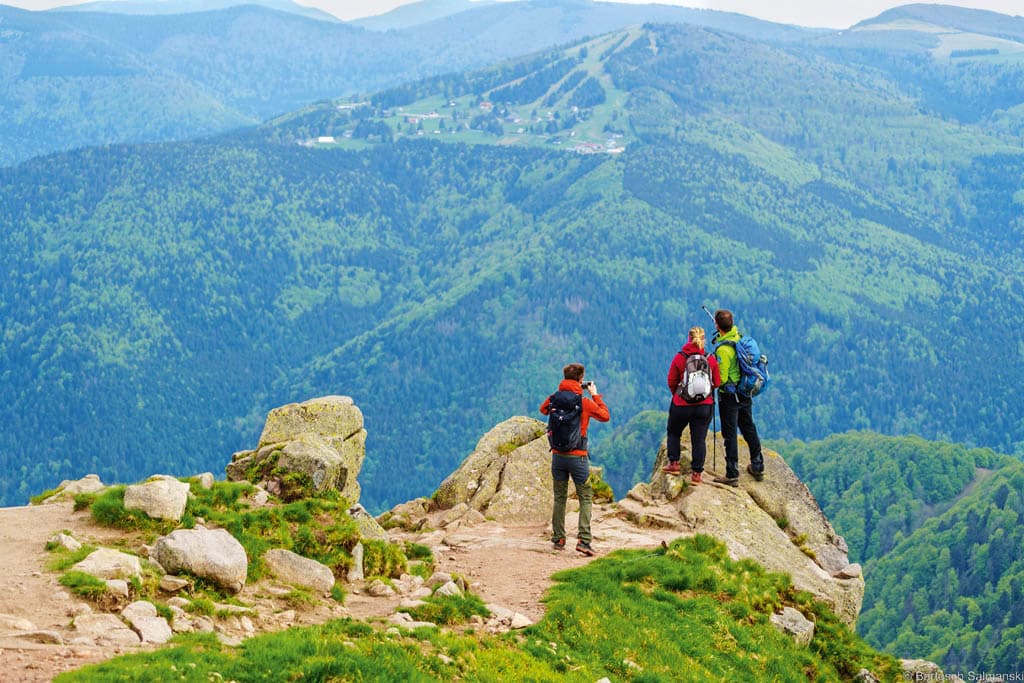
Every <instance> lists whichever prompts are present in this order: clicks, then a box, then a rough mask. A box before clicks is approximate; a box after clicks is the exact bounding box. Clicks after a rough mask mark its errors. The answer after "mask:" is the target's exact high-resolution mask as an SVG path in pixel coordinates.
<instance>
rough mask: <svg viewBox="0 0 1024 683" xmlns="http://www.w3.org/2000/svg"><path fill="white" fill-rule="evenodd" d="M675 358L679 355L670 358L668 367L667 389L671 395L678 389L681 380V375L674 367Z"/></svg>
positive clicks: (675, 366) (676, 367) (677, 368)
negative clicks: (670, 362)
mask: <svg viewBox="0 0 1024 683" xmlns="http://www.w3.org/2000/svg"><path fill="white" fill-rule="evenodd" d="M677 358H679V354H676V355H675V356H673V357H672V364H671V365H669V366H668V388H669V390H671V392H672V393H673V394H675V393H676V389H678V388H679V382H681V381H682V379H683V373H682V371H680V370H679V367H678V366H677V365H676V359H677Z"/></svg>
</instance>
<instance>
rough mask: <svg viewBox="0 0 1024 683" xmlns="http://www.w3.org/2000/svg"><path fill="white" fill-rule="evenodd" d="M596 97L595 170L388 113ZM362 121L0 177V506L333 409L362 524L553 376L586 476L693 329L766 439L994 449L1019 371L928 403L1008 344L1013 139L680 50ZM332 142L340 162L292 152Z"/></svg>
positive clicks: (826, 66)
mask: <svg viewBox="0 0 1024 683" xmlns="http://www.w3.org/2000/svg"><path fill="white" fill-rule="evenodd" d="M580 71H582V72H585V74H586V75H584V76H583V77H581V78H580V79H578V82H577V83H576V85H575V89H572V88H567V87H564V86H565V84H566V83H567V82H568V81H567V80H566V79H568V78H570V77H571V75H572V74H573V73H574V72H580ZM559 73H561V74H562V75H561V76H558V74H559ZM589 79H593V80H594V81H595V82H597V83H598V84H604V85H601V86H600V87H601V88H602V89H603V90H604V92H605V93H606V99H605V100H604V101H603V102H601V101H596V100H595V101H593V102H592V103H591V105H590V106H579V105H576V106H577V109H578V111H577V112H576V114H577V115H578V121H577V122H576V123H574V124H573V127H572V130H574V131H580V132H579V137H582V136H583V135H584V133H583V131H585V130H588V126H589V127H590V128H589V129H590V130H594V127H593V126H594V124H595V123H596V122H599V121H602V120H604V121H605V123H604V124H602V126H601V127H602V128H606V127H608V126H621V133H620V134H621V138H614V140H615V141H616V144H621V145H622V146H623V148H624V150H623V151H622V152H621V153H617V154H609V153H607V151H605V152H603V153H595V154H577V153H570V152H567V151H565V147H566V146H567V145H553V144H544V145H543V146H541V145H510V144H502V143H503V142H504V141H505V140H506V138H508V137H509V135H511V134H510V133H507V132H506V131H504V130H503V131H502V133H501V135H498V134H494V133H479V132H478V131H474V130H469V131H464V132H463V133H459V134H451V135H441V134H438V135H434V134H429V135H423V136H419V135H409V134H408V133H409V131H408V127H406V128H405V133H403V134H400V133H399V132H398V131H397V127H396V128H394V129H393V128H392V127H391V126H392V122H393V120H394V119H395V118H396V117H395V115H394V114H393V113H391V114H389V115H388V116H385V111H384V110H385V109H390V108H392V107H398V106H410V107H411V106H415V103H416V102H420V101H423V100H424V97H425V96H426V95H427V94H429V92H430V91H431V89H433V92H434V93H435V94H434V95H431V96H432V97H438V96H443V97H445V98H448V99H449V101H450V99H451V98H462V99H463V100H467V99H469V98H482V97H488V98H493V99H494V100H495V101H497V98H498V96H497V95H496V93H504V95H502V97H504V98H506V99H505V100H503V101H505V102H511V101H512V100H513V99H518V100H520V101H522V102H525V103H526V105H525V106H531V105H532V104H535V103H536V102H538V101H541V100H547V99H549V98H552V97H554V96H555V95H556V94H559V93H560V94H559V95H558V98H556V100H555V102H556V104H557V103H565V104H568V102H569V101H570V100H571V99H572V98H573V97H574V93H576V92H577V91H578V90H579V89H580V88H583V87H584V84H585V83H586V82H588V80H589ZM528 83H529V84H531V85H530V87H527V86H526V84H528ZM402 93H405V94H404V96H405V97H407V98H409V102H410V104H408V105H399V104H398V103H397V102H394V101H392V103H391V104H389V105H388V106H387V107H384V106H383V100H385V99H388V98H392V100H393V99H394V98H396V97H399V96H400V95H402ZM517 93H518V95H517ZM530 93H533V99H532V100H530V99H527V97H528V96H529V95H530ZM612 95H614V97H613V96H612ZM619 98H621V99H619ZM371 99H373V98H371ZM377 99H378V100H379V102H378V104H373V103H372V102H371V104H368V105H366V106H365V107H353V108H339V107H338V105H335V104H331V105H324V106H321V107H316V108H313V109H311V110H308V111H304V112H301V113H299V114H296V115H295V116H289V117H284V118H282V119H281V120H279V121H276V122H274V123H272V124H270V125H268V126H265V127H262V128H259V129H254V130H252V131H250V132H248V133H247V134H245V135H237V136H230V137H225V138H223V139H219V140H210V141H206V142H200V143H187V144H185V143H182V144H175V145H149V146H135V147H109V148H103V149H87V150H81V151H78V152H74V153H69V154H64V155H59V156H53V157H49V158H47V159H45V160H36V161H31V162H27V163H25V164H22V165H21V166H18V167H15V168H10V169H5V170H2V171H0V197H3V200H2V201H0V224H3V225H5V226H9V229H8V230H5V231H4V232H3V233H2V234H0V249H2V250H3V252H4V253H5V254H6V255H7V265H8V270H9V273H10V274H11V276H10V277H8V278H6V279H3V280H2V281H0V320H2V321H3V322H2V324H3V336H2V337H0V358H2V360H3V364H2V367H3V368H4V370H3V372H4V382H2V383H0V392H2V394H0V398H2V401H0V406H2V408H0V419H2V421H3V424H5V425H6V426H7V428H6V429H5V430H3V431H2V432H0V440H2V442H0V454H2V455H0V458H2V462H3V464H4V466H5V467H4V469H3V471H4V472H6V473H8V474H7V476H5V477H4V478H3V479H2V480H0V497H2V500H3V501H4V502H19V501H23V500H25V499H27V497H28V495H29V494H30V493H32V492H34V491H38V490H43V489H45V488H48V487H51V486H53V485H54V484H55V483H57V482H58V481H59V480H60V479H61V478H65V477H67V478H70V477H78V476H81V475H82V474H84V473H85V472H88V471H95V472H97V473H99V474H101V475H102V476H103V478H104V479H105V480H111V479H112V480H119V481H124V480H129V479H138V478H141V477H143V476H146V475H148V474H151V473H152V472H154V471H162V470H164V469H166V467H165V463H166V462H168V461H173V462H175V463H176V464H177V465H178V469H181V470H183V471H188V470H189V469H195V470H196V471H202V470H206V469H211V470H219V469H220V468H221V467H222V466H223V464H224V463H225V462H226V461H227V459H228V458H227V456H228V455H229V454H230V453H231V452H233V451H235V450H239V449H241V448H246V447H251V446H252V445H253V444H254V442H255V440H256V438H257V436H258V433H259V429H260V426H261V425H260V420H261V417H262V416H263V415H265V414H266V412H267V411H268V410H269V409H270V408H272V407H274V406H277V405H280V404H282V403H286V402H290V401H294V400H303V399H305V398H309V397H310V396H313V395H320V394H334V393H343V394H350V395H352V396H353V397H354V398H355V400H356V401H357V402H358V404H359V405H360V406H361V408H362V409H363V410H364V412H365V413H366V417H367V427H368V430H369V433H370V436H369V441H368V451H369V456H368V460H367V464H366V465H365V468H364V471H363V473H362V475H361V477H360V479H361V481H362V483H363V487H364V502H365V503H366V504H367V505H368V506H369V507H371V508H372V509H375V510H381V509H383V508H386V507H389V506H390V505H392V504H395V503H397V502H401V501H404V500H407V499H409V498H412V497H415V496H417V495H422V494H424V493H426V492H429V490H432V488H434V487H436V485H437V483H438V482H440V481H441V480H442V479H443V478H444V476H446V475H447V474H448V473H449V472H450V471H451V470H452V469H454V467H455V465H456V464H457V463H458V462H459V461H461V459H462V458H463V457H464V456H465V454H466V453H468V452H469V451H470V449H471V448H472V445H473V444H474V443H475V442H476V440H477V439H478V438H479V437H480V435H481V434H483V433H484V432H485V431H487V430H488V429H489V428H490V427H491V426H493V425H494V424H496V423H497V422H499V421H501V420H503V419H505V418H507V417H508V416H509V415H512V414H535V411H536V409H537V406H538V405H539V404H540V402H541V400H542V399H543V398H544V397H545V396H546V395H547V394H548V393H550V391H551V390H552V389H553V388H554V386H555V384H556V383H557V380H558V379H559V369H560V368H561V366H562V365H563V364H564V363H565V362H567V361H568V360H570V359H578V360H581V361H583V362H585V363H586V364H587V365H588V367H589V368H590V374H591V375H592V376H593V377H594V378H595V379H598V380H599V383H600V385H601V388H602V389H603V390H604V392H605V395H606V399H607V400H608V403H609V405H610V407H611V411H612V423H611V425H608V426H607V427H605V426H598V427H595V432H594V441H595V443H596V445H597V448H598V455H597V459H600V455H599V449H600V447H601V440H602V439H603V438H606V437H607V436H609V435H610V434H611V430H612V429H614V428H615V427H617V426H620V425H624V424H626V423H627V422H628V421H629V420H630V418H631V417H633V416H634V415H636V414H639V413H641V412H643V411H645V410H651V409H653V410H664V409H665V406H666V401H667V396H666V390H665V388H664V377H665V368H666V367H667V365H668V362H669V361H670V359H671V356H672V353H674V351H675V350H676V349H677V348H678V345H679V343H680V341H681V340H680V336H681V334H682V331H683V330H684V329H686V328H687V327H689V326H690V325H692V324H694V323H695V322H698V323H699V322H704V321H705V320H704V317H703V313H701V312H700V306H701V305H702V304H707V305H709V306H712V307H715V306H728V307H731V308H734V309H735V310H736V312H737V319H738V323H739V326H740V328H741V330H742V331H744V332H749V333H752V334H754V335H756V336H757V337H758V338H759V340H760V341H761V342H762V344H763V345H764V346H765V348H766V349H767V350H768V353H769V355H770V357H771V361H772V367H773V369H774V373H775V383H774V386H773V389H772V391H771V392H770V393H769V394H768V395H766V397H765V398H764V399H763V400H760V401H759V403H758V414H759V421H760V424H761V425H762V430H763V431H764V433H765V434H766V435H767V436H769V437H778V438H805V439H806V438H817V437H822V436H825V435H827V434H830V433H834V432H838V431H844V430H847V429H850V428H869V427H870V428H872V429H875V430H881V431H883V432H889V433H901V432H907V431H915V432H918V433H920V434H923V435H925V436H926V437H929V438H947V439H951V438H953V437H954V436H955V437H957V438H958V439H960V440H962V441H965V442H968V443H972V444H975V445H979V446H989V447H992V448H997V449H1000V450H1002V451H1004V452H1013V451H1014V450H1015V448H1017V444H1018V439H1017V438H1016V436H1015V435H1016V433H1017V432H1018V431H1019V428H1020V425H1021V421H1022V419H1024V415H1022V413H1021V408H1020V405H1019V403H1018V401H1017V400H1016V396H1015V394H1014V392H1013V387H1014V386H1016V383H1017V382H1016V380H1017V377H1016V375H1017V374H1019V373H1020V372H1021V369H1020V368H1021V367H1024V366H1022V365H1021V364H1019V363H1007V364H1006V365H1005V368H1004V372H1005V374H1006V377H1005V381H1002V382H1000V383H998V384H997V385H996V386H994V387H993V388H992V389H990V390H988V391H987V392H986V400H985V401H976V402H967V403H955V402H954V403H953V404H952V407H951V400H950V396H949V394H948V391H949V390H948V388H947V387H948V386H949V383H953V384H954V385H955V384H956V383H957V382H961V383H966V384H968V385H972V380H973V378H974V377H975V375H976V373H977V362H976V355H977V352H978V349H977V343H976V342H977V340H976V339H975V337H974V333H980V332H981V331H982V330H990V329H992V317H991V314H990V313H989V311H988V308H987V307H986V305H985V302H991V301H999V302H1000V306H1001V309H1000V310H1001V311H1003V316H1004V317H1003V319H1002V320H1001V321H1000V322H999V326H1000V328H1005V329H1017V328H1019V327H1020V326H1021V323H1022V322H1024V321H1022V320H1021V317H1022V316H1024V313H1022V311H1024V306H1022V305H1018V304H1020V303H1022V302H1021V298H1022V296H1024V285H1022V277H1021V276H1022V265H1021V263H1022V261H1021V260H1020V258H1019V254H1020V249H1021V240H1020V234H1021V230H1022V229H1024V224H1021V222H1020V216H1021V213H1020V211H1019V210H1018V207H1019V201H1020V200H1019V197H1020V193H1021V189H1022V187H1021V181H1020V178H1021V177H1022V175H1021V173H1020V172H1019V169H1020V168H1022V167H1024V151H1022V150H1021V149H1019V148H1016V147H1013V146H1012V145H1011V144H1009V143H1008V142H1007V141H1006V140H1003V139H999V138H997V137H993V136H991V135H989V134H987V133H985V132H984V131H983V130H981V129H979V128H974V127H970V126H962V125H953V124H952V123H950V122H948V121H945V120H943V119H938V118H931V117H928V116H926V115H925V114H923V113H921V112H920V111H919V110H918V109H916V108H915V106H914V104H913V102H912V101H911V100H909V99H908V98H907V97H906V96H905V95H903V94H900V93H899V92H898V89H897V88H896V87H895V86H894V85H893V84H891V83H888V82H885V81H879V80H878V77H877V75H876V74H868V73H864V72H861V71H858V70H856V69H852V68H847V67H842V66H840V65H837V64H835V63H831V62H826V61H823V60H822V59H821V58H820V57H817V56H800V55H799V54H794V53H793V52H791V51H790V50H788V49H780V48H773V47H771V46H769V45H766V44H763V43H757V42H753V41H750V40H747V39H743V38H738V37H736V36H729V35H726V34H722V33H719V32H714V31H705V30H700V29H696V28H692V27H671V26H664V27H648V28H646V29H643V30H642V31H640V30H636V31H633V30H631V31H628V32H623V33H620V34H617V35H613V36H608V37H605V38H599V39H595V40H593V41H588V42H585V43H581V44H578V45H575V46H572V47H570V48H568V49H566V50H564V51H559V52H557V53H554V54H542V55H538V56H536V57H534V58H531V59H528V60H523V61H521V62H515V63H506V64H501V65H498V66H496V67H493V68H491V69H487V70H484V71H481V72H474V73H469V74H462V75H455V76H451V77H445V78H438V79H434V80H431V81H427V82H424V83H422V84H419V85H417V86H415V87H414V88H412V89H411V90H402V91H394V92H391V93H383V94H381V95H380V96H378V98H377ZM488 101H491V100H488ZM609 102H620V105H618V106H617V107H610V106H606V105H607V103H609ZM496 106H497V105H496ZM558 106H563V105H561V104H559V105H558ZM616 111H617V112H618V113H619V116H618V120H617V121H615V122H612V116H613V114H614V113H615V112H616ZM328 124H330V125H337V126H340V127H341V129H340V130H338V131H334V132H338V133H339V135H338V136H337V138H336V139H337V140H341V141H342V143H341V144H327V145H316V146H314V147H313V148H308V147H304V146H300V145H297V144H295V143H296V142H297V141H302V140H306V139H308V136H311V135H312V136H316V137H319V136H320V135H321V134H323V133H325V132H330V131H325V130H324V129H323V126H325V125H328ZM504 125H505V124H502V126H504ZM901 125H902V126H903V127H902V128H900V127H898V126H901ZM360 126H362V127H363V129H364V130H376V131H378V132H377V133H370V134H367V137H366V138H365V139H360V138H359V137H358V136H357V135H356V131H357V130H358V129H359V128H360ZM348 127H351V130H352V132H353V139H352V140H347V139H346V138H345V137H344V132H345V131H346V130H348V129H349V128H348ZM389 131H390V132H389ZM908 131H909V132H908ZM569 132H571V131H569ZM603 132H605V133H607V132H608V131H607V130H604V131H603ZM910 132H912V134H911V133H910ZM461 134H464V135H466V136H469V135H482V136H483V140H484V141H485V142H486V143H487V144H479V143H477V144H468V143H467V142H465V141H463V142H458V135H461ZM559 135H560V136H564V135H567V132H562V133H559ZM393 137H398V139H392V138H393ZM407 137H411V138H414V139H406V138H407ZM424 138H426V139H424ZM863 140H868V141H870V142H869V144H865V143H864V142H863ZM347 146H351V147H353V148H352V149H347V148H346V147H347ZM876 150H884V151H883V152H879V151H876ZM940 191H941V193H942V197H943V201H941V202H936V201H935V198H936V192H940ZM979 302H981V303H979ZM1010 353H1014V351H1013V350H1012V348H1011V349H1010ZM1018 353H1020V352H1019V351H1018ZM937 376H941V377H943V378H945V380H944V381H943V382H936V381H934V378H935V377H937ZM908 387H912V388H913V391H910V392H908V391H907V388H908ZM939 415H941V416H942V419H937V418H936V416H939ZM612 469H613V470H614V469H616V468H614V467H613V468H612ZM396 471H400V472H402V473H403V475H405V476H401V477H395V476H394V475H395V472H396ZM634 474H635V472H634ZM610 475H611V476H612V477H613V478H614V477H616V476H623V477H627V476H630V475H629V473H628V472H624V473H622V474H620V473H617V472H615V471H612V472H610Z"/></svg>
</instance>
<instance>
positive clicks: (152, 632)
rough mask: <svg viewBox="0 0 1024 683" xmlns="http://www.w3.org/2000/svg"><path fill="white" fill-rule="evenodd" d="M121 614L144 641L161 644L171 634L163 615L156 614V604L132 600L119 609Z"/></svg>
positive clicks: (169, 637) (168, 638)
mask: <svg viewBox="0 0 1024 683" xmlns="http://www.w3.org/2000/svg"><path fill="white" fill-rule="evenodd" d="M121 616H123V617H124V618H125V619H126V620H127V621H128V623H129V624H131V627H132V628H133V629H134V630H135V632H136V633H138V634H139V638H141V639H142V642H144V643H156V644H163V643H166V642H167V641H168V640H170V639H171V635H173V633H172V631H171V626H170V624H168V623H167V620H166V619H164V618H163V617H161V616H157V612H156V606H155V605H154V604H153V603H151V602H146V601H145V600H139V601H138V602H133V603H132V604H130V605H128V606H127V607H125V608H124V609H123V610H122V611H121Z"/></svg>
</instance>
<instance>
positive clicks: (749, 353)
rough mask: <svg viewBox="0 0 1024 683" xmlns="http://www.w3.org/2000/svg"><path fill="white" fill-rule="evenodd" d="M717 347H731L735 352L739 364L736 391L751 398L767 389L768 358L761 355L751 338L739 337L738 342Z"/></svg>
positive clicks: (728, 342) (768, 378)
mask: <svg viewBox="0 0 1024 683" xmlns="http://www.w3.org/2000/svg"><path fill="white" fill-rule="evenodd" d="M718 345H719V346H723V345H724V346H731V347H732V348H733V349H735V350H736V360H738V361H739V364H740V381H739V383H738V384H737V385H736V391H738V392H739V393H741V394H743V395H744V396H750V397H751V398H753V397H754V396H757V395H758V394H760V393H761V392H762V391H764V390H765V389H767V388H768V384H769V383H770V382H771V377H770V376H769V375H768V356H766V355H764V354H763V353H761V348H760V347H759V346H758V345H757V342H756V341H754V338H753V337H748V336H741V337H740V339H739V341H735V342H734V341H723V342H719V344H718Z"/></svg>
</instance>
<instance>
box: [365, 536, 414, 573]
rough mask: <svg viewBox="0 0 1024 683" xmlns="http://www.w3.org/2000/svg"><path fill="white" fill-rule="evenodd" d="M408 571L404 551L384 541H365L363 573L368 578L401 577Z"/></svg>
mask: <svg viewBox="0 0 1024 683" xmlns="http://www.w3.org/2000/svg"><path fill="white" fill-rule="evenodd" d="M406 569H407V561H406V557H405V554H404V553H403V552H402V550H401V549H400V548H399V547H398V546H396V545H394V544H392V543H385V542H384V541H373V540H365V541H363V571H364V572H365V574H366V575H367V576H371V575H380V576H386V577H399V576H401V575H402V573H403V572H405V570H406Z"/></svg>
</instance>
